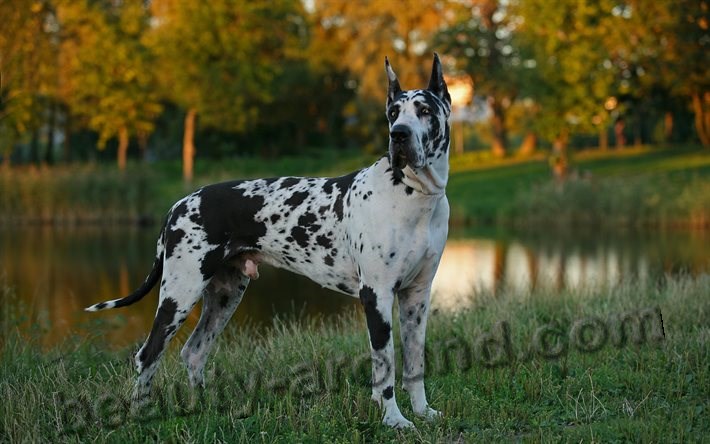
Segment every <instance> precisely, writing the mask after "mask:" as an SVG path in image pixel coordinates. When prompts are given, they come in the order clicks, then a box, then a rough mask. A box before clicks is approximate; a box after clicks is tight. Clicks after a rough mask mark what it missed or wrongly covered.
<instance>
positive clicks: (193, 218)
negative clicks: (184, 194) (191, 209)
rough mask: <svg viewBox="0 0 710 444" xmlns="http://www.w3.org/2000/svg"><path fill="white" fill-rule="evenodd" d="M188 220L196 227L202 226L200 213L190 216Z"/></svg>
mask: <svg viewBox="0 0 710 444" xmlns="http://www.w3.org/2000/svg"><path fill="white" fill-rule="evenodd" d="M190 220H191V221H192V222H194V223H196V224H197V225H202V216H200V213H192V214H191V215H190Z"/></svg>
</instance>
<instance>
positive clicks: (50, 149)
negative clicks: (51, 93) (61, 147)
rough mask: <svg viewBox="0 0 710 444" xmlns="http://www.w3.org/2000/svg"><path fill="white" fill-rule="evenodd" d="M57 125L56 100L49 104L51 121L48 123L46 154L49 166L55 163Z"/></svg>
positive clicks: (45, 159)
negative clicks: (55, 132)
mask: <svg viewBox="0 0 710 444" xmlns="http://www.w3.org/2000/svg"><path fill="white" fill-rule="evenodd" d="M56 124H57V104H56V103H55V102H54V100H51V101H50V103H49V121H48V122H47V125H48V128H47V151H46V152H45V153H44V161H45V162H47V165H52V164H53V163H54V128H55V126H56Z"/></svg>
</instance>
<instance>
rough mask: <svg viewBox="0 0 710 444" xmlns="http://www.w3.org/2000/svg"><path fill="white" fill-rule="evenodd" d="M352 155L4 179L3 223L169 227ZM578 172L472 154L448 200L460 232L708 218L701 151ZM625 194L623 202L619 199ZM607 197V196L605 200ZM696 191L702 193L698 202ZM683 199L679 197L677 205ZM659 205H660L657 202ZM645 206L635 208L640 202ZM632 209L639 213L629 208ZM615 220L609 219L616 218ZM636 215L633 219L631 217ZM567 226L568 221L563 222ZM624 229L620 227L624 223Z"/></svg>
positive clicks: (593, 160)
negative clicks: (260, 185) (253, 181)
mask: <svg viewBox="0 0 710 444" xmlns="http://www.w3.org/2000/svg"><path fill="white" fill-rule="evenodd" d="M374 159H375V157H372V156H362V154H360V153H354V152H346V153H343V152H335V151H326V152H320V153H319V154H317V155H312V156H304V157H298V158H295V157H290V158H289V157H287V158H280V159H277V160H274V161H265V160H263V159H234V160H227V161H221V162H210V161H204V160H202V161H198V162H197V172H196V173H197V175H196V180H195V184H194V185H193V186H190V187H186V186H184V185H183V184H182V182H181V181H180V176H181V174H180V164H179V163H177V162H166V163H160V164H152V165H130V166H129V171H128V173H127V174H126V175H125V176H121V175H120V174H118V172H117V171H115V169H114V168H113V167H108V166H95V165H94V166H92V165H87V166H70V167H56V168H53V169H43V170H13V171H9V172H8V171H3V172H0V222H2V221H3V220H4V221H8V220H10V221H11V220H13V219H20V220H27V219H30V220H42V219H45V220H46V219H48V218H50V217H58V218H60V219H63V220H66V221H69V222H71V221H72V220H75V219H81V220H84V221H94V220H95V221H103V222H106V221H118V222H122V221H126V220H128V221H135V220H137V219H139V218H141V216H144V215H147V216H149V217H150V218H152V219H153V220H160V219H162V217H163V215H164V214H165V213H166V211H167V209H168V208H169V207H170V205H171V204H172V203H173V202H175V200H177V199H178V198H179V197H181V196H183V195H185V194H187V193H188V192H189V191H191V190H193V189H195V188H197V187H198V186H200V185H204V184H207V183H213V182H217V181H224V180H231V179H235V178H253V177H264V176H282V175H313V176H319V175H328V176H332V175H339V174H343V173H346V172H349V171H352V170H355V169H357V168H360V167H363V166H365V165H367V164H369V163H370V162H372V161H373V160H374ZM572 167H573V169H576V170H577V171H579V172H580V173H581V175H583V176H585V177H586V176H591V179H590V180H586V181H578V182H576V183H575V184H574V186H573V187H571V191H570V192H567V193H562V194H561V193H559V192H558V190H557V189H556V188H555V187H554V186H551V180H550V172H549V168H548V166H547V161H546V158H545V157H544V156H543V155H539V156H537V157H534V158H532V159H517V158H509V159H504V160H491V159H490V158H485V157H482V156H481V155H480V154H479V153H467V154H466V155H463V156H460V157H454V158H452V160H451V171H452V174H451V177H450V181H449V186H448V188H447V194H448V196H449V200H450V202H451V207H452V222H453V223H454V224H457V225H463V224H470V223H478V224H480V223H493V222H501V221H506V220H516V219H517V220H532V219H535V218H540V219H542V222H543V223H544V222H548V221H550V220H557V219H560V217H559V214H558V213H560V212H565V211H567V212H569V213H571V214H570V215H569V218H575V217H576V218H577V219H584V217H588V215H585V214H581V215H579V214H577V213H580V212H581V213H584V211H585V210H586V211H588V212H592V213H594V214H597V213H599V214H607V213H608V215H609V216H611V217H612V218H617V219H623V218H624V217H627V216H628V217H632V218H633V217H637V216H640V217H647V218H650V219H659V218H662V217H665V215H666V214H673V213H675V214H679V215H680V217H681V218H685V219H687V218H689V217H692V216H693V215H694V214H697V213H698V212H699V213H700V214H701V215H702V216H703V217H705V218H708V213H710V198H708V197H707V196H708V195H710V179H709V178H710V152H708V150H702V149H699V148H682V147H674V148H668V149H648V148H641V149H627V150H625V151H623V152H616V151H609V152H606V153H601V152H598V151H596V152H595V151H589V152H582V153H577V154H575V156H574V158H573V160H572ZM620 188H624V189H626V190H628V191H627V193H626V194H620V195H618V196H613V197H615V199H609V196H608V195H609V194H610V192H611V194H614V195H616V194H617V193H615V192H614V191H615V190H616V189H620ZM600 190H601V191H600ZM698 191H699V192H698ZM678 196H682V198H679V197H678ZM654 199H655V200H659V201H660V203H654V202H653V201H654ZM639 200H640V201H641V204H638V205H636V203H637V201H639ZM629 203H632V204H634V205H630V206H631V207H633V211H628V210H627V209H626V207H629ZM609 211H610V212H609ZM626 213H629V214H626ZM563 220H564V219H563ZM622 222H623V221H622Z"/></svg>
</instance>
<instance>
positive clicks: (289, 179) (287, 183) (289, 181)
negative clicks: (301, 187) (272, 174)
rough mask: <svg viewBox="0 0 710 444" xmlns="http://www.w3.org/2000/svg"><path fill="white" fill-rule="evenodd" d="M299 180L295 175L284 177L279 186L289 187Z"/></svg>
mask: <svg viewBox="0 0 710 444" xmlns="http://www.w3.org/2000/svg"><path fill="white" fill-rule="evenodd" d="M298 182H299V180H298V179H297V178H295V177H285V178H284V179H283V180H282V181H281V183H280V184H279V188H289V187H292V186H294V185H296V184H297V183H298Z"/></svg>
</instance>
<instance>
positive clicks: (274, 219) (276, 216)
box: [269, 214, 281, 224]
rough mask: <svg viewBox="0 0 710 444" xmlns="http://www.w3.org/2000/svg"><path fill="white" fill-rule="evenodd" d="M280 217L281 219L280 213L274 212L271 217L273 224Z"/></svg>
mask: <svg viewBox="0 0 710 444" xmlns="http://www.w3.org/2000/svg"><path fill="white" fill-rule="evenodd" d="M279 219H281V215H280V214H272V215H271V218H269V220H270V221H271V223H272V224H275V223H276V222H278V221H279Z"/></svg>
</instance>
